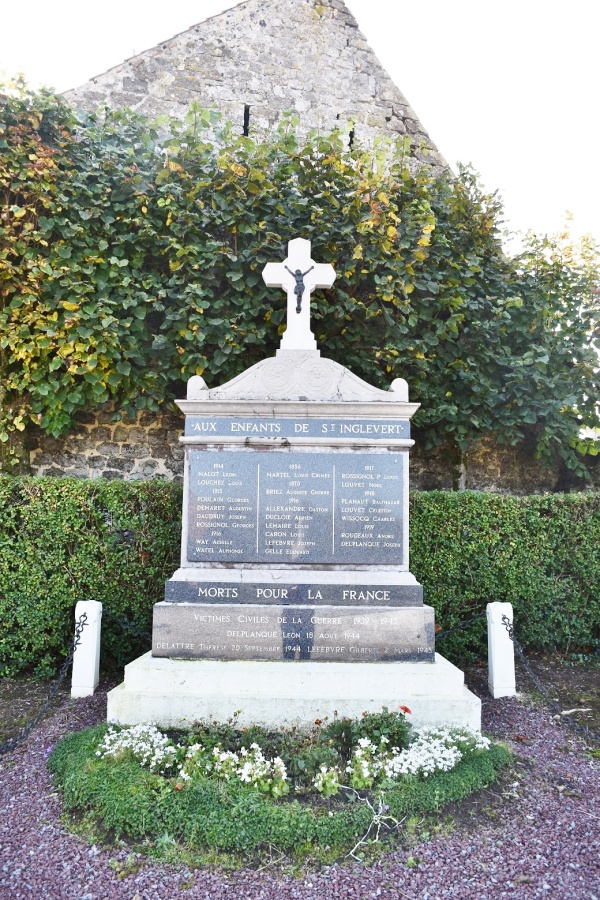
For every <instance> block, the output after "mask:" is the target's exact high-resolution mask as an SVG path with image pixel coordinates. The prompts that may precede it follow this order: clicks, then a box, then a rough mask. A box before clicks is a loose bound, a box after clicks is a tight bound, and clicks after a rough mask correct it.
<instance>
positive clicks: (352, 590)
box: [165, 580, 423, 606]
mask: <svg viewBox="0 0 600 900" xmlns="http://www.w3.org/2000/svg"><path fill="white" fill-rule="evenodd" d="M165 600H166V601H167V602H170V603H224V602H232V603H268V604H280V605H282V606H289V605H290V604H302V605H311V604H313V605H315V606H324V605H330V606H351V605H353V604H355V603H356V604H357V605H359V606H381V605H382V604H383V605H385V606H420V605H421V604H422V602H423V587H422V585H420V584H357V585H349V584H273V583H267V582H263V583H258V582H253V583H248V582H236V581H175V580H171V581H167V583H166V585H165Z"/></svg>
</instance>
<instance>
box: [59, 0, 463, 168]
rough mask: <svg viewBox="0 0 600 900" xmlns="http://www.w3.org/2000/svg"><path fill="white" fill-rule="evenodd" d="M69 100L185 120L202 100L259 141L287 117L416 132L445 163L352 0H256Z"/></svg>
mask: <svg viewBox="0 0 600 900" xmlns="http://www.w3.org/2000/svg"><path fill="white" fill-rule="evenodd" d="M65 98H66V99H67V100H68V101H69V102H70V103H71V104H72V105H73V106H75V107H78V108H82V109H84V110H87V111H90V112H91V111H93V110H96V109H98V108H99V107H100V106H102V105H107V106H109V107H111V108H115V109H116V108H122V107H130V108H132V109H134V110H137V111H139V112H142V113H145V114H146V115H149V116H158V115H165V114H166V115H169V116H173V117H175V118H183V117H184V116H185V114H186V112H187V110H188V107H189V104H190V103H191V102H193V101H195V102H197V103H199V104H200V106H202V107H205V108H216V109H218V110H219V111H220V112H221V113H222V114H223V117H224V119H225V120H226V121H230V122H232V123H233V124H234V125H237V126H239V129H240V132H242V133H247V134H249V135H251V136H254V135H257V134H258V135H265V134H268V133H269V131H270V130H272V128H273V126H274V125H275V124H276V123H277V122H278V121H279V120H280V119H281V117H282V114H283V113H285V112H286V111H292V112H294V113H295V114H296V115H297V116H298V118H299V120H300V130H301V131H303V132H305V131H307V130H309V129H313V128H316V129H319V130H321V131H324V132H330V131H331V130H333V128H335V127H336V126H340V127H342V128H343V129H345V130H346V133H347V134H348V140H349V141H350V136H349V135H350V133H351V132H353V136H355V137H356V138H357V139H358V140H360V141H361V143H364V142H366V143H372V141H373V139H374V138H375V137H376V136H377V135H380V134H384V135H390V136H394V135H408V136H410V137H411V139H412V140H413V143H414V150H413V154H414V155H415V156H416V157H418V158H421V157H422V153H421V151H420V149H419V148H421V147H425V148H426V150H427V152H426V155H425V156H424V157H422V158H423V159H425V161H427V162H430V163H432V164H433V165H436V166H446V163H445V161H444V160H443V158H442V157H441V155H440V154H439V152H438V150H437V148H436V147H435V145H434V144H433V143H432V141H431V139H430V138H429V136H428V134H427V132H426V131H425V129H424V128H423V126H422V125H421V123H420V122H419V120H418V118H417V116H416V114H415V112H414V111H413V110H412V109H411V107H410V105H409V103H408V101H407V100H406V98H405V97H404V96H403V94H402V93H401V92H400V91H399V90H398V88H397V87H396V86H395V84H394V83H393V82H392V80H391V79H390V77H389V75H388V74H387V72H386V71H385V70H384V69H383V67H382V66H381V64H380V63H379V61H378V59H377V57H376V56H375V54H374V53H373V51H372V50H371V48H370V47H369V45H368V44H367V42H366V40H365V38H364V36H363V35H362V33H361V32H360V31H359V29H358V25H357V23H356V20H355V19H354V17H353V16H352V14H351V13H350V11H349V10H348V9H347V7H346V6H345V4H344V3H343V2H342V0H320V2H318V0H246V2H245V3H240V4H238V5H237V6H235V7H233V8H232V9H229V10H227V11H225V12H223V13H221V14H220V15H217V16H213V17H212V18H210V19H206V20H205V21H203V22H200V23H199V24H198V25H195V26H193V27H192V28H189V29H188V30H187V31H184V32H182V33H181V34H178V35H175V37H173V38H171V39H170V40H168V41H165V42H164V43H162V44H159V45H158V46H157V47H153V48H152V49H150V50H146V51H145V52H143V53H140V54H139V55H137V56H134V57H132V58H131V59H127V60H125V62H123V63H122V64H121V65H119V66H116V67H115V68H113V69H109V71H108V72H105V73H103V74H102V75H97V76H96V77H95V78H92V79H91V80H90V81H89V82H87V84H84V85H82V86H81V87H78V88H75V89H74V90H71V91H68V92H67V93H66V94H65Z"/></svg>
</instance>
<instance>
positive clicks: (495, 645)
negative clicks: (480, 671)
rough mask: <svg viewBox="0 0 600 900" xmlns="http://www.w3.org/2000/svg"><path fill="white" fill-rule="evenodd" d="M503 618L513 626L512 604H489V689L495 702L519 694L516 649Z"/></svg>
mask: <svg viewBox="0 0 600 900" xmlns="http://www.w3.org/2000/svg"><path fill="white" fill-rule="evenodd" d="M502 616H506V618H507V619H508V621H509V624H510V625H512V624H513V608H512V603H498V602H497V601H496V602H494V603H488V605H487V626H488V687H489V689H490V694H491V695H492V697H493V698H494V699H495V700H496V699H498V697H514V696H515V694H516V693H517V687H516V682H515V648H514V645H513V642H512V641H511V639H510V637H509V634H508V631H507V629H506V625H505V624H504V622H503V621H502Z"/></svg>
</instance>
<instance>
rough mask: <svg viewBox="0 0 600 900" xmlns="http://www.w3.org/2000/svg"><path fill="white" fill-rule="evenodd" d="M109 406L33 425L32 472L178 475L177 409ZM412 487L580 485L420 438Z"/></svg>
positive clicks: (513, 489) (524, 452) (478, 450)
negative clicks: (56, 424) (456, 460)
mask: <svg viewBox="0 0 600 900" xmlns="http://www.w3.org/2000/svg"><path fill="white" fill-rule="evenodd" d="M114 418H115V417H114V414H113V412H112V411H111V410H110V409H103V410H100V411H98V412H96V413H85V414H82V415H80V417H79V428H78V429H77V431H75V432H73V433H71V434H68V435H66V436H65V437H63V438H60V439H59V440H55V439H54V438H51V437H49V436H48V435H44V434H43V433H42V432H40V431H39V430H38V431H35V432H34V433H33V434H31V435H30V439H29V460H30V471H31V474H33V475H54V476H64V475H70V476H72V477H75V478H122V479H125V480H127V481H131V480H136V479H143V478H164V479H165V480H167V481H180V480H181V477H182V472H183V449H182V447H181V445H180V443H179V436H180V435H181V433H182V428H183V418H182V416H181V414H180V413H175V412H173V413H170V412H160V413H150V412H142V413H140V414H139V415H138V416H137V419H136V420H135V421H133V422H132V421H130V420H129V419H127V418H124V417H123V418H120V419H119V420H118V421H114ZM591 475H592V482H593V485H594V489H595V490H598V488H600V465H591ZM410 487H411V489H413V490H422V491H430V490H453V489H457V488H458V489H461V490H478V491H494V492H498V493H511V494H535V493H542V492H546V491H549V492H552V491H556V490H569V489H581V488H582V487H583V484H582V483H576V482H573V483H572V484H562V483H561V475H560V472H559V471H558V470H557V469H556V468H554V467H552V466H547V465H544V464H542V463H540V462H539V460H536V459H534V458H533V454H532V452H531V450H530V449H528V448H526V447H524V446H521V447H517V448H515V447H506V446H504V447H503V446H498V445H497V444H495V443H494V442H493V440H491V439H490V438H484V439H483V440H482V441H481V442H480V443H479V444H478V445H477V446H476V447H474V448H473V449H472V451H471V452H470V453H469V454H468V456H467V458H466V460H465V461H464V469H463V471H462V472H460V471H456V469H455V468H453V466H452V463H451V461H450V460H449V459H448V457H447V455H446V454H445V452H444V450H443V449H438V450H437V451H435V452H428V453H425V452H424V451H423V450H422V449H421V448H420V447H419V443H418V441H417V445H416V446H415V448H414V449H413V451H412V454H411V476H410Z"/></svg>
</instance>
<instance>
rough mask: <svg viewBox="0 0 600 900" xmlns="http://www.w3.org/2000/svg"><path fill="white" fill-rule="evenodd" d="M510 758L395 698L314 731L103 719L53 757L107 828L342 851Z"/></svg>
mask: <svg viewBox="0 0 600 900" xmlns="http://www.w3.org/2000/svg"><path fill="white" fill-rule="evenodd" d="M509 758H510V754H509V753H508V751H507V750H506V749H505V748H504V747H502V746H499V745H493V744H491V743H490V741H489V740H488V739H487V738H485V737H483V736H482V735H480V734H479V733H477V732H471V731H468V730H466V729H447V728H430V729H423V730H422V731H421V732H420V733H418V734H413V733H412V732H411V729H410V725H409V724H408V722H407V721H406V719H405V717H404V715H403V713H401V712H398V713H396V712H389V711H388V710H386V709H384V710H383V712H382V713H379V714H369V715H364V716H363V717H362V719H360V720H349V719H335V720H334V721H333V722H331V723H322V722H319V723H318V724H316V725H315V727H314V728H313V729H312V731H311V732H310V733H302V732H298V731H295V730H284V729H281V730H280V731H278V732H274V733H268V732H265V731H263V730H261V729H259V728H250V729H243V730H239V729H236V728H235V722H232V723H229V724H227V725H217V724H215V723H212V724H209V725H205V726H198V727H197V728H195V729H193V730H192V731H190V732H181V733H173V734H164V733H162V732H161V731H159V730H158V729H157V728H155V727H154V726H142V725H138V726H134V727H130V728H117V727H114V726H109V727H107V726H99V727H97V728H93V729H88V730H87V731H84V732H80V733H78V734H73V735H69V736H68V737H67V738H66V739H65V740H63V741H62V742H61V743H60V744H59V745H58V747H57V748H56V749H55V750H54V752H53V753H52V755H51V757H50V760H49V763H48V764H49V767H50V769H51V771H52V772H53V773H54V774H55V776H56V780H57V783H58V785H59V786H60V788H61V789H62V790H63V792H64V798H65V805H66V807H67V809H68V810H71V811H73V812H76V813H77V814H78V815H79V816H81V814H83V816H84V818H85V819H86V820H87V821H88V823H90V824H91V825H93V827H94V828H95V829H98V830H99V832H100V833H102V834H104V835H107V834H109V833H111V834H114V835H116V836H117V837H120V836H123V837H126V838H128V839H130V840H143V841H146V842H150V844H152V843H153V842H155V841H156V840H157V839H159V840H160V841H163V842H164V840H165V836H166V837H168V839H169V840H170V841H176V842H178V843H180V844H181V845H183V846H185V847H187V848H188V849H190V850H192V851H195V852H198V851H207V850H213V851H214V850H217V851H219V852H223V851H225V852H239V851H255V850H256V849H259V848H260V847H261V846H264V845H265V844H269V845H270V846H272V847H277V848H279V849H280V850H282V851H285V852H288V853H289V852H293V853H296V854H300V855H301V854H302V853H304V852H311V853H313V854H314V853H317V854H319V853H320V854H322V855H323V854H324V858H327V859H331V858H336V857H337V856H340V855H341V854H343V853H346V852H348V851H349V850H351V848H353V847H354V849H356V846H358V845H359V844H361V843H363V842H366V841H367V840H368V841H369V842H372V841H373V840H374V838H373V831H372V826H373V823H374V821H375V820H376V819H377V829H376V832H375V833H376V839H377V840H378V839H379V837H380V833H381V826H382V824H383V825H385V826H386V828H387V829H389V830H390V831H393V830H394V828H395V827H396V826H397V825H398V823H399V820H400V819H401V818H402V817H403V816H405V815H407V814H408V813H411V812H416V811H434V810H438V809H440V808H441V807H442V806H444V805H445V804H447V803H449V802H451V801H455V800H460V799H462V798H464V797H466V796H467V795H468V794H470V793H471V792H472V791H474V790H478V789H480V788H481V787H483V786H485V785H487V784H489V783H491V782H492V781H494V780H495V779H496V777H497V773H498V771H499V769H500V768H501V767H502V766H503V765H505V764H506V762H507V761H508V760H509ZM367 835H368V836H369V837H368V839H367Z"/></svg>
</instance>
